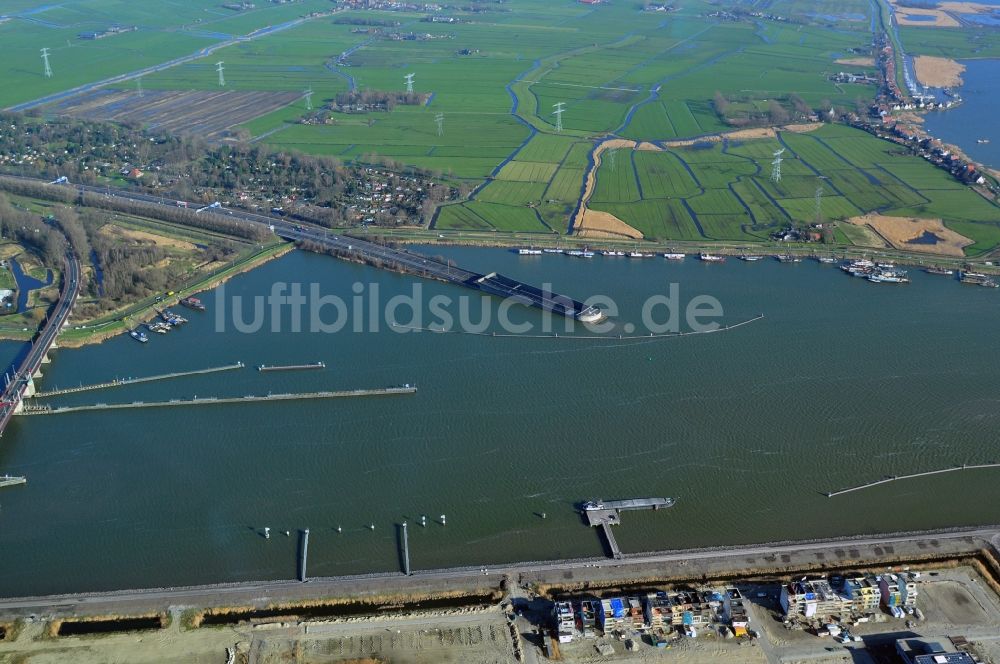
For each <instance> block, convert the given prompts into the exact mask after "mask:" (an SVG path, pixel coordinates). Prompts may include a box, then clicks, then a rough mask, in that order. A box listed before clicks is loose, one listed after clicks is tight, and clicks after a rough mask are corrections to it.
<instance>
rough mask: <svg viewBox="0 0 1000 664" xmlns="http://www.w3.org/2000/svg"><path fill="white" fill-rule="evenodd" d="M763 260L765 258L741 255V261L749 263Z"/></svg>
mask: <svg viewBox="0 0 1000 664" xmlns="http://www.w3.org/2000/svg"><path fill="white" fill-rule="evenodd" d="M761 258H763V256H751V255H749V254H740V260H741V261H746V262H748V263H753V262H755V261H759V260H760V259H761Z"/></svg>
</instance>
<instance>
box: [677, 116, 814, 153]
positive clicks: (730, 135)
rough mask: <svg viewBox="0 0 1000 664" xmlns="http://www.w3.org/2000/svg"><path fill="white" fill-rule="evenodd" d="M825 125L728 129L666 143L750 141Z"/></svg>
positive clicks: (684, 144) (802, 132)
mask: <svg viewBox="0 0 1000 664" xmlns="http://www.w3.org/2000/svg"><path fill="white" fill-rule="evenodd" d="M822 126H823V123H822V122H810V123H807V124H791V125H785V126H784V127H756V128H754V129H737V130H735V131H726V132H722V133H721V134H712V135H711V136H703V137H702V138H694V139H689V140H684V141H667V142H665V143H664V145H666V146H667V147H669V148H684V147H690V146H692V145H696V144H698V143H718V142H719V141H721V140H722V139H724V138H727V139H731V140H737V141H749V140H753V139H755V138H775V137H777V135H778V132H779V131H793V132H795V133H797V134H805V133H807V132H810V131H815V130H816V129H819V128H820V127H822Z"/></svg>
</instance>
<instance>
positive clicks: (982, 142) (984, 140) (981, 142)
mask: <svg viewBox="0 0 1000 664" xmlns="http://www.w3.org/2000/svg"><path fill="white" fill-rule="evenodd" d="M989 142H990V139H988V138H980V139H977V140H976V143H979V144H980V145H985V144H987V143H989Z"/></svg>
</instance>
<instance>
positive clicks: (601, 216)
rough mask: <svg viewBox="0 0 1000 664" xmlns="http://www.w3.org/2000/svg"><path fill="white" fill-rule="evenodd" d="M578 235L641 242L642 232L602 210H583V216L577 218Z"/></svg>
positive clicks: (575, 226) (575, 225)
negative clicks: (628, 239)
mask: <svg viewBox="0 0 1000 664" xmlns="http://www.w3.org/2000/svg"><path fill="white" fill-rule="evenodd" d="M574 228H576V234H577V235H579V236H580V237H588V238H593V239H600V240H620V239H622V238H630V239H632V240H641V239H642V238H643V235H642V232H641V231H639V230H637V229H635V228H633V227H631V226H629V225H628V224H626V223H625V222H624V221H622V220H621V219H619V218H618V217H616V216H615V215H613V214H611V213H610V212H601V211H600V210H591V209H589V208H584V209H583V214H582V215H578V216H577V222H575V223H574Z"/></svg>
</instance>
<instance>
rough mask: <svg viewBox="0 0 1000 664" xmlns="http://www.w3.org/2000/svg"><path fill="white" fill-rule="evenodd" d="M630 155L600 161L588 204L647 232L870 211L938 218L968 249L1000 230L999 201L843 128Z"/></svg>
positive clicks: (990, 242) (754, 234)
mask: <svg viewBox="0 0 1000 664" xmlns="http://www.w3.org/2000/svg"><path fill="white" fill-rule="evenodd" d="M781 148H784V149H785V153H784V155H783V159H784V161H783V162H782V167H781V168H782V177H781V180H780V181H778V182H775V181H773V180H772V179H771V161H772V160H773V153H774V152H776V151H777V150H779V149H781ZM619 152H626V151H619ZM627 152H630V153H631V154H632V157H633V160H634V161H633V162H632V163H630V162H629V161H628V160H626V159H622V158H619V159H618V160H617V162H616V164H614V165H612V163H611V162H610V161H609V160H607V159H604V160H602V164H601V167H600V168H599V169H598V172H597V187H596V188H595V190H594V195H593V197H592V199H591V203H590V207H591V208H593V209H595V210H602V211H605V212H610V213H611V214H614V215H615V216H617V217H619V218H620V219H622V220H623V221H625V222H626V223H628V224H630V225H632V226H634V227H635V228H637V229H639V230H640V231H642V232H643V234H645V235H646V236H647V237H650V238H657V239H661V240H690V239H703V240H727V241H732V240H735V241H746V242H754V241H761V240H765V239H766V238H767V236H768V235H769V234H770V233H771V232H773V231H775V230H778V229H780V228H781V227H783V226H784V225H785V224H786V223H787V222H788V221H794V222H799V223H810V222H815V221H817V220H819V221H821V222H832V221H839V220H846V219H849V218H851V217H855V216H859V215H861V214H865V213H868V212H879V213H881V214H887V215H890V216H893V215H895V216H915V217H924V218H942V219H945V220H946V221H947V223H948V224H949V225H950V226H952V227H953V228H954V229H955V230H957V231H959V232H961V233H963V234H965V235H967V236H968V237H970V238H972V239H974V240H976V242H977V244H976V245H974V246H973V247H972V249H971V250H970V251H971V253H975V252H976V251H977V250H982V249H985V248H988V247H990V246H994V244H995V242H996V240H997V233H998V231H1000V208H998V207H997V206H996V205H994V204H993V203H990V202H989V201H987V200H986V199H984V198H982V197H981V196H979V195H978V194H976V193H974V192H973V191H971V190H970V189H969V188H968V187H965V186H963V185H962V184H960V183H958V182H956V181H955V180H954V179H953V178H952V177H951V176H950V175H948V174H947V173H945V172H943V171H941V170H940V169H938V168H936V167H934V166H933V165H931V164H928V163H927V162H926V161H924V160H923V159H920V158H918V157H914V156H910V155H909V154H907V153H905V152H904V151H903V149H902V148H900V147H898V146H895V145H894V144H892V143H887V142H885V141H882V140H879V139H877V138H874V137H872V136H870V135H869V134H866V133H864V132H861V131H858V130H854V129H849V128H847V127H842V126H835V125H830V126H825V127H822V128H821V129H819V130H817V131H814V132H810V133H803V134H796V133H793V132H780V133H779V136H778V139H757V140H751V141H746V142H742V143H741V142H735V141H733V142H729V141H727V142H716V143H707V142H706V143H701V144H696V145H694V146H690V147H683V148H673V149H670V150H668V151H664V152H640V151H627ZM605 154H607V153H605ZM637 183H641V188H640V187H639V184H637ZM640 192H641V194H640ZM817 194H818V199H819V206H818V209H817ZM817 215H818V216H817ZM959 229H961V230H959Z"/></svg>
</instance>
